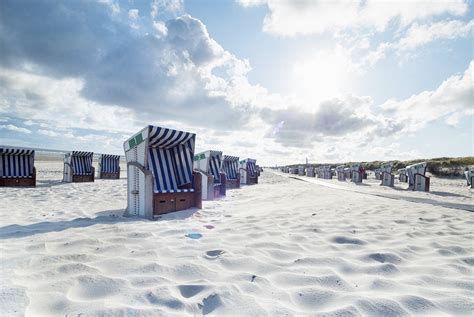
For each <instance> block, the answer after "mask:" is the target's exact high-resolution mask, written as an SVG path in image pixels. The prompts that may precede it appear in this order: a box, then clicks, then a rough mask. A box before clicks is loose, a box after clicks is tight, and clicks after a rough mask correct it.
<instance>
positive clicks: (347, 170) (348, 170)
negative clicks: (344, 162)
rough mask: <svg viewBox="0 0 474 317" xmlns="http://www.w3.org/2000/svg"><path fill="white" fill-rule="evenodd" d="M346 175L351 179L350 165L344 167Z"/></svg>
mask: <svg viewBox="0 0 474 317" xmlns="http://www.w3.org/2000/svg"><path fill="white" fill-rule="evenodd" d="M344 176H345V178H346V179H351V178H352V176H351V168H350V167H344Z"/></svg>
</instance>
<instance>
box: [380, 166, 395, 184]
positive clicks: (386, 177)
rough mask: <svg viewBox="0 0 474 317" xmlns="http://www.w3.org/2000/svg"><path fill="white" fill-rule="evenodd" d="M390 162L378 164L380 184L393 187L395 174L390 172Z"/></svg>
mask: <svg viewBox="0 0 474 317" xmlns="http://www.w3.org/2000/svg"><path fill="white" fill-rule="evenodd" d="M392 166H393V164H392V163H383V164H382V165H380V169H379V170H380V180H381V183H380V185H382V186H389V187H393V185H394V182H395V176H394V175H393V174H392Z"/></svg>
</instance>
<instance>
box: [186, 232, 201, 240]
mask: <svg viewBox="0 0 474 317" xmlns="http://www.w3.org/2000/svg"><path fill="white" fill-rule="evenodd" d="M185 237H187V238H189V239H193V240H198V239H201V238H202V234H200V233H197V232H192V233H188V234H187V235H185Z"/></svg>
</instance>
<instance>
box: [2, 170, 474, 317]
mask: <svg viewBox="0 0 474 317" xmlns="http://www.w3.org/2000/svg"><path fill="white" fill-rule="evenodd" d="M36 168H37V170H38V181H37V187H36V188H22V189H21V188H0V215H1V225H0V239H1V245H0V250H1V267H0V282H1V283H0V285H1V289H0V315H1V316H23V315H25V314H26V315H28V316H65V315H67V316H97V315H99V316H115V315H118V316H160V315H162V316H173V315H176V316H183V315H198V316H199V315H208V314H209V315H215V316H244V315H246V316H250V315H253V316H287V315H290V316H292V315H312V316H318V315H324V316H360V315H362V316H410V315H413V316H418V315H426V316H445V315H451V316H460V315H465V316H472V314H473V311H474V274H473V268H474V242H473V241H474V240H473V231H474V213H472V212H471V211H470V210H472V208H473V207H472V205H473V200H472V198H473V197H472V190H470V189H468V188H467V187H466V186H465V182H464V181H463V180H462V179H437V178H433V179H432V183H431V190H432V191H431V193H414V192H408V191H405V190H403V188H404V187H403V186H405V187H406V185H404V184H398V182H397V184H396V188H395V189H392V188H385V187H381V186H379V185H378V181H375V180H370V179H369V180H368V181H367V182H366V183H365V184H364V185H360V186H357V185H354V184H352V183H349V182H338V181H337V180H321V179H315V178H307V177H304V180H301V179H297V178H290V177H288V175H282V174H280V173H273V172H270V171H265V172H263V173H262V176H261V178H260V179H259V182H260V184H258V185H255V186H248V187H243V188H241V189H240V190H231V191H228V195H227V197H225V198H224V199H221V200H218V201H213V202H204V204H203V209H202V210H188V211H183V212H178V213H173V214H168V215H165V216H163V217H162V218H161V219H159V220H158V221H148V220H142V219H136V218H124V217H122V213H123V210H124V208H125V206H126V179H125V178H123V177H124V176H125V173H124V172H123V173H122V179H120V180H96V182H95V183H81V184H65V183H61V178H62V162H60V161H38V162H37V163H36ZM122 170H123V171H125V167H124V166H123V169H122Z"/></svg>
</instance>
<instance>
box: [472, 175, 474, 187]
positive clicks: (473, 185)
mask: <svg viewBox="0 0 474 317" xmlns="http://www.w3.org/2000/svg"><path fill="white" fill-rule="evenodd" d="M471 188H472V189H474V176H471Z"/></svg>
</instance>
